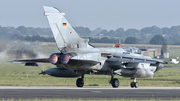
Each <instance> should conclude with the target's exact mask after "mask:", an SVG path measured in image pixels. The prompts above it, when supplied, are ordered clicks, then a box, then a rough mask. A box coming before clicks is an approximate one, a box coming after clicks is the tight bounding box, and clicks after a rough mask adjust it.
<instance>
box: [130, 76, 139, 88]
mask: <svg viewBox="0 0 180 101" xmlns="http://www.w3.org/2000/svg"><path fill="white" fill-rule="evenodd" d="M131 79H133V82H131V88H138V82H136V78H131Z"/></svg>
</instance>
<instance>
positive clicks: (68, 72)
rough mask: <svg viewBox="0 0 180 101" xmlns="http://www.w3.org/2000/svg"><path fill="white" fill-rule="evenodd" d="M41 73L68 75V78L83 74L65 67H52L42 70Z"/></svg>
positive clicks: (58, 75) (56, 75) (59, 75)
mask: <svg viewBox="0 0 180 101" xmlns="http://www.w3.org/2000/svg"><path fill="white" fill-rule="evenodd" d="M40 74H48V75H50V76H55V77H67V78H73V77H79V76H81V74H78V73H76V72H74V71H73V70H69V69H65V68H51V69H48V70H45V71H44V72H42V73H40Z"/></svg>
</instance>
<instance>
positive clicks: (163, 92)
mask: <svg viewBox="0 0 180 101" xmlns="http://www.w3.org/2000/svg"><path fill="white" fill-rule="evenodd" d="M0 99H1V100H2V99H14V100H18V99H139V100H143V99H161V100H171V99H180V87H139V88H130V87H119V88H111V87H83V88H77V87H42V86H41V87H38V86H37V87H34V86H33V87H31V86H30V87H25V86H0Z"/></svg>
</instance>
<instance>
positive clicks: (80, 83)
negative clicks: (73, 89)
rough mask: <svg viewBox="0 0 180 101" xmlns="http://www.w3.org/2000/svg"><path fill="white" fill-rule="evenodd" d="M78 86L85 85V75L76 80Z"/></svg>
mask: <svg viewBox="0 0 180 101" xmlns="http://www.w3.org/2000/svg"><path fill="white" fill-rule="evenodd" d="M76 86H77V87H83V86H84V75H82V76H81V78H78V79H77V80H76Z"/></svg>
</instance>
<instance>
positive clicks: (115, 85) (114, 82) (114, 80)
mask: <svg viewBox="0 0 180 101" xmlns="http://www.w3.org/2000/svg"><path fill="white" fill-rule="evenodd" d="M109 83H111V85H112V87H113V88H118V87H119V80H118V79H117V78H114V75H113V74H112V75H111V80H110V82H109Z"/></svg>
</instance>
